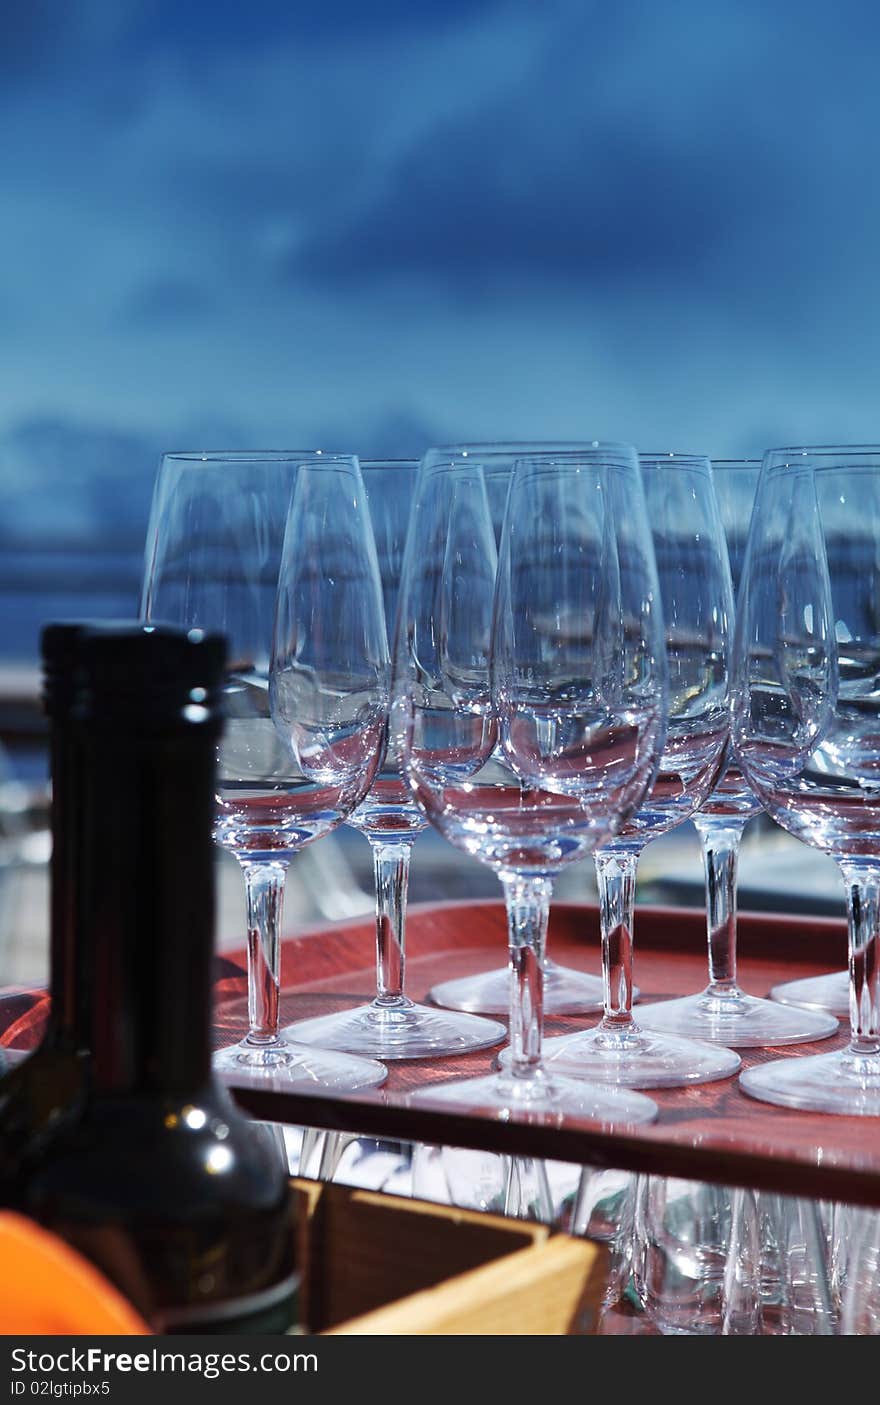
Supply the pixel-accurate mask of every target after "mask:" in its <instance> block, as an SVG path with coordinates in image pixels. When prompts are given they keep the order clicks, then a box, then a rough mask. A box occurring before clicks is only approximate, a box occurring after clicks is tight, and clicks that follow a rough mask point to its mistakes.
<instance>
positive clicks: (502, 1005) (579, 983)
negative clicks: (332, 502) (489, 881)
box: [426, 440, 637, 1015]
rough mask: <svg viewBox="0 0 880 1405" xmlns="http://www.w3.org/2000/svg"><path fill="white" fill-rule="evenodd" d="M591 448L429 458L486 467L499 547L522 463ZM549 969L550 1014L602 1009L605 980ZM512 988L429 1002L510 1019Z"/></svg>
mask: <svg viewBox="0 0 880 1405" xmlns="http://www.w3.org/2000/svg"><path fill="white" fill-rule="evenodd" d="M588 448H590V444H588V443H581V442H578V441H577V440H569V441H559V442H555V443H551V442H547V441H539V440H535V441H531V442H520V443H504V442H493V443H488V444H476V443H473V444H455V445H445V446H442V447H438V448H435V449H430V450H429V451H428V453H427V455H426V459H427V461H428V462H430V463H438V464H439V463H448V464H455V463H462V464H464V463H470V464H472V465H473V464H478V465H479V466H480V468H481V469H482V472H483V480H484V482H485V485H486V496H487V498H488V502H489V512H490V515H491V518H492V526H493V528H494V531H495V543H496V546H497V545H498V544H499V543H500V541H501V527H502V523H503V521H504V509H505V506H506V503H507V491H508V488H509V486H510V475H511V473H512V472H513V466H514V464H515V462H516V460H517V459H518V458H523V457H535V458H537V457H542V456H544V455H547V456H549V457H551V458H560V457H564V456H565V455H567V454H570V453H574V454H577V453H578V452H579V451H581V450H582V449H588ZM543 966H544V1013H545V1014H547V1015H574V1014H581V1013H583V1012H584V1011H587V1010H600V1009H601V1008H602V980H601V977H599V976H593V975H590V974H589V973H588V972H586V971H576V970H573V969H572V968H571V967H569V966H560V965H558V964H557V963H556V962H555V961H553V960H551V958H550V957H549V956H548V955H547V954H546V952H545V954H544V959H543ZM508 984H509V977H508V972H507V968H506V967H503V966H502V967H498V968H496V969H495V970H493V971H484V972H482V973H481V974H479V975H474V976H458V977H456V978H455V979H453V980H448V981H441V982H440V983H439V984H438V985H435V986H433V987H432V988H431V990H430V991H429V993H428V998H429V999H430V1000H433V1001H434V1003H435V1004H436V1005H444V1006H446V1008H447V1009H451V1010H469V1011H471V1012H472V1013H475V1014H483V1015H496V1014H506V1012H507V1009H508V1005H509V992H508ZM634 994H637V992H634Z"/></svg>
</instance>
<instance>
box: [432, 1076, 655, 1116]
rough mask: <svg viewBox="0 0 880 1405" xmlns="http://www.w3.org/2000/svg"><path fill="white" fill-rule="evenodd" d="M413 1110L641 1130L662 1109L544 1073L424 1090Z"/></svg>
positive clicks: (633, 1096)
mask: <svg viewBox="0 0 880 1405" xmlns="http://www.w3.org/2000/svg"><path fill="white" fill-rule="evenodd" d="M409 1101H410V1105H414V1104H417V1105H418V1106H419V1107H432V1106H436V1107H449V1108H462V1109H470V1110H473V1111H479V1112H480V1113H482V1115H483V1116H485V1117H492V1118H494V1119H496V1120H498V1121H503V1122H523V1121H525V1122H536V1123H544V1124H546V1123H548V1122H551V1123H554V1124H558V1122H559V1121H560V1119H562V1118H566V1117H570V1118H572V1119H577V1120H578V1121H582V1120H586V1121H590V1122H601V1123H603V1124H604V1125H606V1126H615V1127H617V1126H631V1127H633V1126H638V1125H640V1124H642V1123H645V1122H653V1121H654V1119H655V1118H656V1116H657V1113H658V1108H657V1104H656V1103H655V1102H654V1101H653V1100H652V1099H651V1098H646V1097H643V1095H642V1094H641V1093H630V1092H621V1091H620V1089H617V1088H601V1087H597V1086H595V1085H594V1084H592V1083H586V1082H582V1081H581V1080H580V1079H573V1078H562V1077H558V1076H557V1075H556V1074H555V1073H553V1074H552V1075H550V1074H548V1073H546V1072H545V1071H544V1070H541V1071H539V1072H538V1073H536V1074H534V1075H533V1076H532V1077H530V1078H528V1079H524V1078H515V1077H514V1076H513V1074H511V1073H507V1072H506V1071H505V1072H502V1073H493V1074H489V1075H487V1076H484V1077H482V1078H464V1079H462V1080H460V1081H455V1082H451V1083H435V1084H434V1085H433V1086H431V1087H429V1088H420V1089H419V1090H418V1092H416V1093H413V1094H412V1095H411V1097H410V1100H409Z"/></svg>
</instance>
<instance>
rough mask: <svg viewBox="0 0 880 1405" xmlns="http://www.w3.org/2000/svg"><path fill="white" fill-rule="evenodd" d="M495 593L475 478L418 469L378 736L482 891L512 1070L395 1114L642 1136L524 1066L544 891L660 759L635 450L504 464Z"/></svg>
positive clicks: (536, 1027)
mask: <svg viewBox="0 0 880 1405" xmlns="http://www.w3.org/2000/svg"><path fill="white" fill-rule="evenodd" d="M495 577H496V549H495V534H494V532H493V529H492V521H491V516H490V513H489V509H488V501H487V497H486V489H485V481H484V477H483V473H482V470H481V468H480V466H479V464H478V463H477V464H471V463H470V462H469V461H468V460H467V459H464V460H462V459H457V460H455V461H452V462H450V461H448V460H444V461H443V462H436V461H433V460H426V461H425V462H424V463H423V465H422V471H421V474H420V479H419V488H418V494H417V499H416V504H415V508H414V512H413V519H412V523H411V526H410V534H409V540H408V542H407V553H406V562H405V566H404V572H403V581H402V586H401V604H400V621H399V627H398V631H397V646H396V651H395V661H394V726H395V731H396V734H397V736H398V746H399V749H400V755H401V758H402V761H403V766H404V770H405V773H406V776H407V779H408V782H409V785H410V787H411V789H412V792H413V795H414V796H415V799H416V801H417V803H418V804H419V806H420V807H421V808H422V809H423V810H424V812H425V814H426V815H427V817H428V819H429V820H430V822H431V824H433V825H434V826H435V827H436V828H437V829H438V830H439V831H440V833H441V834H442V835H443V836H444V837H445V838H446V839H448V840H449V841H450V843H452V844H454V845H455V846H456V847H458V848H460V849H463V850H465V851H466V852H468V853H470V854H472V855H474V856H475V857H477V858H478V859H480V860H481V861H482V862H483V863H485V864H487V865H488V866H489V867H490V868H492V869H493V870H494V871H495V872H496V873H497V874H498V877H499V879H500V880H501V885H502V888H503V890H504V896H505V902H506V907H507V916H508V942H509V962H510V964H509V993H510V1040H511V1067H510V1069H509V1071H508V1070H503V1071H502V1072H500V1073H498V1074H494V1075H490V1076H488V1077H482V1078H478V1079H470V1080H465V1081H463V1082H455V1083H448V1082H447V1083H444V1084H441V1085H439V1086H438V1085H434V1086H431V1087H427V1088H422V1089H420V1090H419V1091H418V1093H415V1094H413V1097H414V1098H415V1099H418V1100H419V1101H429V1102H432V1103H434V1102H440V1103H443V1104H448V1103H452V1104H454V1105H457V1106H467V1107H478V1108H480V1109H481V1110H482V1111H483V1112H484V1113H486V1114H488V1115H494V1116H495V1117H498V1118H502V1119H507V1118H522V1117H525V1118H527V1119H528V1118H530V1117H534V1118H536V1119H538V1120H544V1119H545V1118H546V1117H547V1116H550V1117H552V1118H553V1119H554V1121H557V1120H558V1119H559V1118H560V1117H562V1116H565V1115H571V1116H574V1117H579V1118H581V1117H587V1118H598V1119H600V1120H602V1121H605V1122H617V1123H636V1122H640V1121H646V1120H650V1118H652V1117H653V1116H655V1115H656V1105H655V1104H654V1103H653V1102H651V1100H650V1099H646V1098H643V1097H641V1096H640V1095H638V1094H636V1095H633V1094H631V1093H629V1092H621V1091H620V1090H613V1089H602V1088H599V1087H597V1086H596V1087H594V1086H591V1085H589V1084H587V1083H583V1082H580V1081H575V1080H569V1079H565V1078H561V1077H557V1076H556V1075H555V1074H553V1075H552V1076H550V1075H548V1074H547V1072H546V1071H545V1069H544V1067H543V1064H542V1055H541V1045H542V1038H543V964H542V963H543V955H544V944H545V940H546V933H547V919H548V912H549V905H550V895H551V888H552V883H553V878H554V876H555V874H556V873H557V872H558V871H559V870H560V868H562V866H563V865H564V864H566V863H569V862H571V861H573V860H575V859H577V858H579V857H581V856H583V855H584V854H586V853H589V852H591V851H592V850H593V849H594V848H595V847H596V845H598V844H601V843H603V842H604V840H605V839H606V838H607V837H608V835H609V834H611V833H612V832H613V831H614V830H615V828H616V827H617V826H619V825H620V824H621V823H622V822H623V820H624V819H625V818H626V816H627V814H629V813H630V812H631V811H632V810H633V809H634V808H635V807H636V806H637V805H638V804H639V803H640V800H641V798H642V796H643V795H644V793H645V791H646V790H647V788H648V786H649V785H650V783H651V780H652V779H653V776H654V773H655V770H656V765H657V760H658V758H659V755H660V750H661V747H662V741H663V731H664V721H665V667H664V658H663V647H662V625H661V622H660V618H659V611H658V598H659V592H658V586H657V578H656V566H655V562H654V555H653V551H652V547H651V537H650V531H649V528H648V525H647V517H646V513H645V507H644V498H643V495H642V488H641V479H640V475H639V470H638V461H637V458H636V455H635V452H634V450H631V449H629V448H628V447H627V446H623V445H598V444H597V445H595V446H594V447H593V448H591V449H586V450H584V451H582V453H580V454H578V455H572V456H569V457H566V458H564V459H559V460H555V461H554V460H549V459H546V458H539V459H523V460H519V461H518V462H517V464H516V466H515V468H514V471H513V476H512V479H511V485H510V493H509V496H508V504H507V512H506V516H505V523H504V531H503V534H502V542H501V557H500V564H499V565H498V569H497V589H496V588H495ZM493 598H494V607H493ZM621 1099H622V1101H621Z"/></svg>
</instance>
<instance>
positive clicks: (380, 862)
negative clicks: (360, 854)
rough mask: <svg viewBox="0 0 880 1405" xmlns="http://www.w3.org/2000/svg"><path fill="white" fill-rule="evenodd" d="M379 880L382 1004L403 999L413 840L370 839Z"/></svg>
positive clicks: (378, 967) (378, 973) (379, 994)
mask: <svg viewBox="0 0 880 1405" xmlns="http://www.w3.org/2000/svg"><path fill="white" fill-rule="evenodd" d="M370 848H371V849H372V851H373V873H374V875H375V880H376V987H377V999H379V1000H380V1001H381V1002H382V1003H383V1004H384V1003H390V1002H394V1001H400V1000H402V998H403V983H404V978H405V973H406V895H407V889H408V888H409V859H410V853H411V852H412V841H411V840H405V841H400V840H397V841H395V843H393V844H388V843H376V842H375V841H374V840H372V839H371V840H370Z"/></svg>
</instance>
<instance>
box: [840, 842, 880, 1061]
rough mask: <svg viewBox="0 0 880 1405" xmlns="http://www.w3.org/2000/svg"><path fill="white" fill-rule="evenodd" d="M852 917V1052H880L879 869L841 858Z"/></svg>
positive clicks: (850, 948) (850, 987)
mask: <svg viewBox="0 0 880 1405" xmlns="http://www.w3.org/2000/svg"><path fill="white" fill-rule="evenodd" d="M840 867H841V869H842V871H843V877H844V881H845V883H846V908H847V915H848V918H849V1018H850V1027H851V1042H850V1052H851V1053H853V1054H857V1055H859V1056H861V1055H866V1054H877V1053H880V869H877V868H873V867H870V866H867V865H865V864H861V863H859V862H857V861H854V862H852V863H850V862H847V861H842V862H841V864H840Z"/></svg>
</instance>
